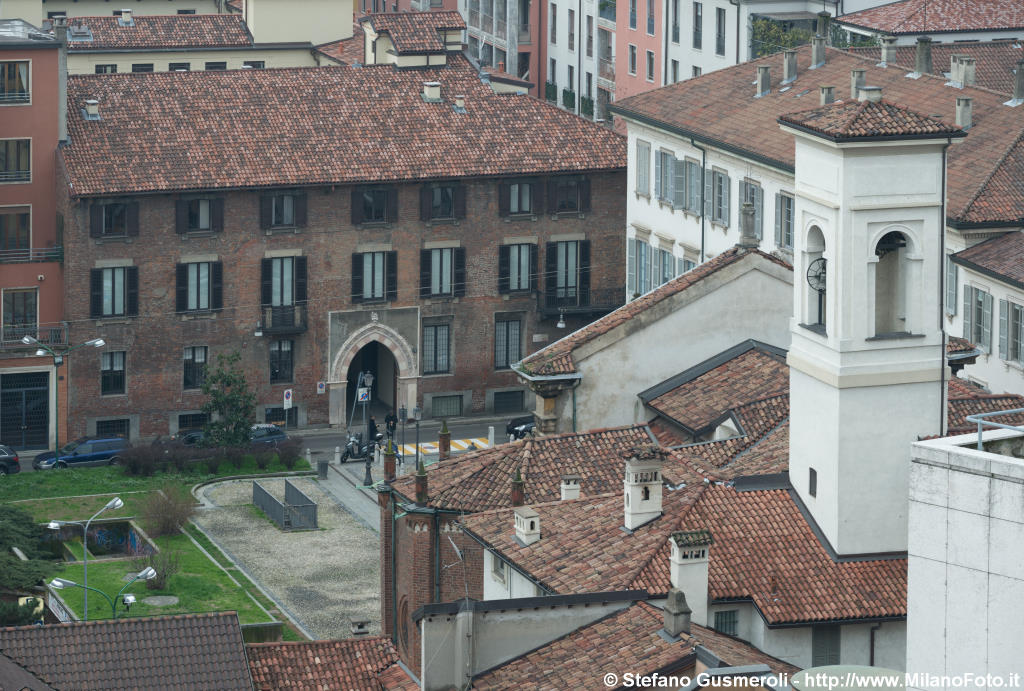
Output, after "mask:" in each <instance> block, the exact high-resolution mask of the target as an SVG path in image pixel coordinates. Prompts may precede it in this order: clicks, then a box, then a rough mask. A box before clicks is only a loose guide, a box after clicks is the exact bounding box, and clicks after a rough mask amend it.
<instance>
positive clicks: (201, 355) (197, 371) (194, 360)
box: [181, 346, 206, 389]
mask: <svg viewBox="0 0 1024 691" xmlns="http://www.w3.org/2000/svg"><path fill="white" fill-rule="evenodd" d="M205 379H206V346H190V347H188V348H185V366H184V370H183V378H182V384H181V388H183V389H201V388H202V386H203V381H204V380H205Z"/></svg>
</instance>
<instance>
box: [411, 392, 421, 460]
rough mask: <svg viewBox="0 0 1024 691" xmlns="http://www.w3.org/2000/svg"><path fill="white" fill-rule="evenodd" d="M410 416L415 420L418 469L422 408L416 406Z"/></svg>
mask: <svg viewBox="0 0 1024 691" xmlns="http://www.w3.org/2000/svg"><path fill="white" fill-rule="evenodd" d="M412 416H413V418H415V420H416V467H417V468H419V467H420V420H422V419H423V408H420V407H419V406H416V407H415V408H413V409H412Z"/></svg>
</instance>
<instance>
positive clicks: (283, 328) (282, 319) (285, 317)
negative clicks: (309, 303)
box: [260, 304, 308, 334]
mask: <svg viewBox="0 0 1024 691" xmlns="http://www.w3.org/2000/svg"><path fill="white" fill-rule="evenodd" d="M260 323H261V326H262V328H263V333H265V334H284V333H303V332H304V331H305V330H306V329H307V328H308V323H307V321H306V305H305V304H300V305H277V306H270V305H264V306H263V318H262V320H261V322H260Z"/></svg>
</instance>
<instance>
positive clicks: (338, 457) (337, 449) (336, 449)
mask: <svg viewBox="0 0 1024 691" xmlns="http://www.w3.org/2000/svg"><path fill="white" fill-rule="evenodd" d="M334 462H335V463H341V447H340V446H335V447H334Z"/></svg>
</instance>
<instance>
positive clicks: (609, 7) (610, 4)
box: [597, 0, 615, 22]
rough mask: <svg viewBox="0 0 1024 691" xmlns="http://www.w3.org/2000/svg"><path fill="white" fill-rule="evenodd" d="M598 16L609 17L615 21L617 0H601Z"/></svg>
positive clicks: (608, 18) (611, 20) (609, 19)
mask: <svg viewBox="0 0 1024 691" xmlns="http://www.w3.org/2000/svg"><path fill="white" fill-rule="evenodd" d="M597 16H598V17H600V18H601V19H607V20H608V21H610V22H614V21H615V0H600V2H599V3H598V8H597Z"/></svg>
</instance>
